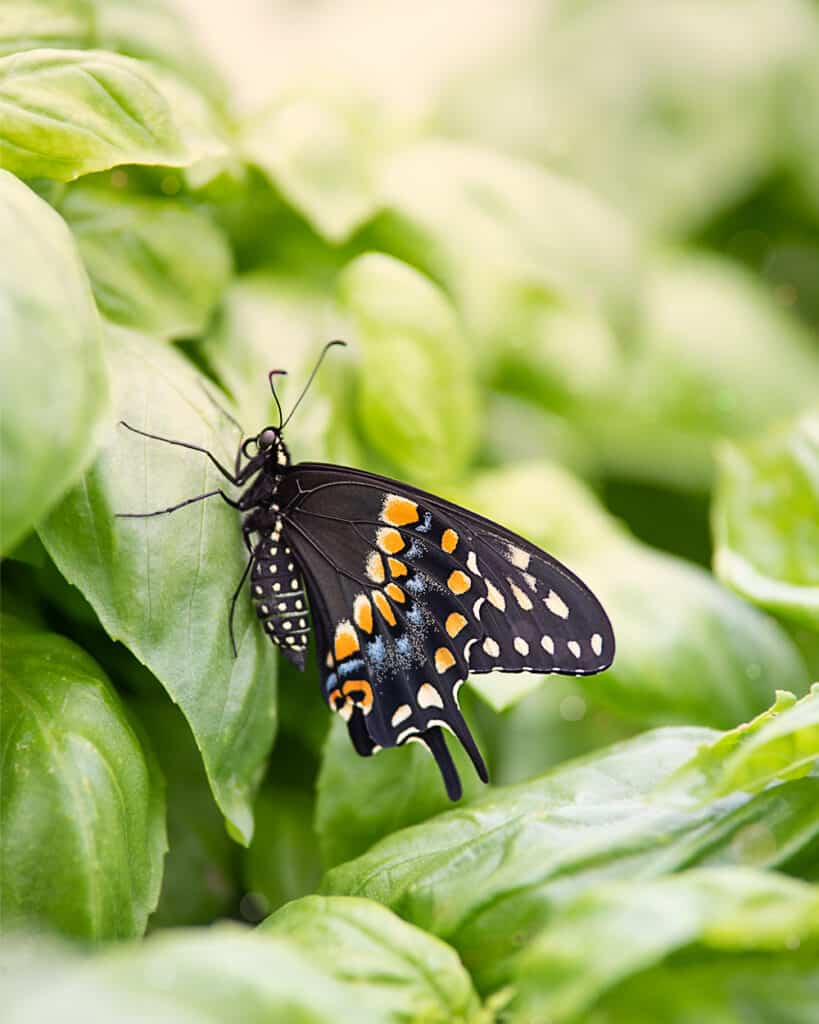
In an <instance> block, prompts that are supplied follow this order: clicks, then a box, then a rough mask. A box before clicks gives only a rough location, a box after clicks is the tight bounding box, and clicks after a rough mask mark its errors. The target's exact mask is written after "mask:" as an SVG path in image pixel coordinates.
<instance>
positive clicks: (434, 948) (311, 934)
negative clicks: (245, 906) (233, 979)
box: [260, 896, 479, 1024]
mask: <svg viewBox="0 0 819 1024" xmlns="http://www.w3.org/2000/svg"><path fill="white" fill-rule="evenodd" d="M260 930H261V931H263V932H265V933H267V934H270V935H273V936H280V937H282V938H286V939H288V940H289V941H290V942H292V943H294V944H295V945H297V946H299V947H301V948H302V949H303V951H304V953H305V955H306V956H307V957H309V958H310V960H311V961H312V962H313V963H316V964H318V965H319V966H320V967H321V968H322V969H323V970H326V971H327V972H328V973H330V974H331V975H332V976H333V977H335V978H337V979H338V980H339V981H341V982H343V983H345V984H347V985H350V986H351V987H352V986H354V987H355V989H356V990H357V991H358V992H359V993H360V996H361V1002H362V1005H363V1006H365V1007H367V1008H369V1007H372V1009H374V1010H376V1011H378V1012H380V1013H381V1014H383V1015H384V1016H385V1017H386V1018H387V1019H389V1020H393V1021H396V1022H398V1021H417V1022H418V1024H420V1022H422V1021H423V1022H424V1024H436V1022H440V1024H466V1022H468V1021H476V1020H477V1018H478V1014H479V1004H478V998H477V996H476V995H475V990H474V989H473V987H472V982H471V980H470V978H469V975H468V974H467V973H466V971H465V970H464V968H463V965H462V964H461V962H460V960H459V959H458V956H457V954H456V953H455V951H454V950H452V949H450V948H449V947H448V946H446V945H445V944H444V943H443V942H441V941H440V939H436V938H434V937H433V936H431V935H427V934H425V933H424V932H422V931H421V930H420V929H418V928H413V926H412V925H410V924H407V923H406V922H404V921H402V920H401V918H400V917H396V915H395V914H392V913H390V911H389V910H386V909H385V908H384V907H382V906H381V905H380V904H378V903H374V902H372V901H371V900H362V899H351V898H349V897H345V896H329V897H326V896H307V897H305V898H304V899H301V900H295V901H294V902H293V903H289V904H288V905H287V906H286V907H283V908H282V909H281V910H280V911H278V912H277V913H276V914H273V916H272V917H269V918H268V919H267V920H266V921H265V922H264V924H262V925H261V926H260Z"/></svg>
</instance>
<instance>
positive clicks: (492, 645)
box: [483, 636, 500, 658]
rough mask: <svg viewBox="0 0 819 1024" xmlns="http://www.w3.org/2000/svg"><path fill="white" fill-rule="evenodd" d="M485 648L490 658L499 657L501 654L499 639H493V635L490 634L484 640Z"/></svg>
mask: <svg viewBox="0 0 819 1024" xmlns="http://www.w3.org/2000/svg"><path fill="white" fill-rule="evenodd" d="M483 649H484V651H486V653H487V654H488V655H489V657H490V658H497V656H498V655H499V654H500V647H498V641H497V640H493V639H492V637H491V636H488V637H487V638H486V639H485V640H484V642H483Z"/></svg>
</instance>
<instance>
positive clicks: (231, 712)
mask: <svg viewBox="0 0 819 1024" xmlns="http://www.w3.org/2000/svg"><path fill="white" fill-rule="evenodd" d="M108 355H109V365H110V369H111V374H112V378H113V381H114V387H115V408H116V411H117V415H118V416H121V417H122V418H123V419H125V420H127V421H129V422H131V423H132V425H133V426H135V427H138V428H140V429H143V430H148V431H150V432H152V433H157V434H162V435H163V436H166V437H172V438H176V439H179V440H184V441H188V442H191V443H193V444H200V445H203V446H206V447H209V448H210V449H211V450H213V451H215V452H216V454H217V455H218V456H219V457H220V458H221V459H222V460H223V461H225V462H230V461H231V459H232V454H231V453H232V452H233V451H235V445H236V444H237V437H236V431H235V429H234V428H232V427H231V426H230V424H229V423H228V422H227V421H226V420H225V418H224V417H222V416H221V415H220V414H219V413H218V412H217V411H216V410H215V409H214V407H213V405H212V404H211V402H210V401H209V400H208V398H207V396H206V394H205V391H204V390H203V378H202V377H201V376H200V375H199V374H198V373H197V372H196V371H195V370H193V368H192V367H191V366H190V364H188V363H187V362H186V361H185V360H184V359H182V358H181V357H180V356H179V355H178V354H177V353H176V352H174V351H173V350H170V349H168V348H167V347H165V346H162V345H160V344H159V343H157V342H153V341H150V340H149V339H147V338H146V337H144V336H142V335H137V334H135V333H132V332H127V331H124V330H121V329H115V328H110V329H109V337H108ZM219 486H226V481H224V479H223V478H222V477H221V476H220V475H219V474H218V473H217V471H216V470H215V468H213V467H212V466H211V464H210V463H209V461H208V460H207V459H206V457H205V456H204V455H202V454H200V453H198V452H190V451H185V450H184V449H182V448H173V447H172V446H170V445H166V444H162V443H161V442H158V441H150V440H148V439H145V438H141V437H138V436H136V435H134V434H132V433H129V432H128V431H127V430H125V429H124V428H123V427H115V426H114V425H113V424H112V428H111V434H110V437H109V440H108V444H107V446H106V449H105V451H104V453H103V454H102V456H101V457H100V458H99V460H98V461H97V463H96V465H95V466H94V468H93V469H92V470H91V472H90V473H89V474H88V475H87V476H86V478H85V480H84V481H83V482H82V484H80V486H79V487H77V488H75V490H74V491H72V492H71V493H70V495H69V496H68V497H67V498H66V499H65V500H64V501H63V502H62V503H61V504H60V505H59V506H58V507H57V508H56V509H55V510H54V512H53V513H52V514H51V515H50V516H49V518H48V520H47V521H46V522H45V523H44V524H43V526H42V528H41V530H40V536H41V539H42V540H43V543H44V544H45V546H46V548H47V549H48V552H49V554H50V555H51V557H52V558H53V559H54V561H55V563H56V564H57V566H58V568H59V569H60V571H61V572H62V573H63V575H64V576H65V577H66V578H67V579H68V580H69V582H71V583H73V584H74V585H75V586H77V587H78V588H79V589H80V590H81V591H82V593H83V594H84V596H85V597H86V598H87V599H88V601H89V602H90V603H91V605H92V606H93V607H94V610H95V611H96V613H97V615H98V616H99V619H100V622H101V623H102V625H103V626H104V627H105V629H106V631H107V632H108V633H109V635H110V636H112V637H113V638H114V639H118V640H122V641H123V643H125V644H126V646H128V647H129V648H130V649H131V651H132V652H133V653H134V654H135V655H136V657H137V658H138V659H139V660H140V661H142V662H143V663H144V664H145V665H147V667H148V668H149V669H150V670H151V672H153V674H154V675H155V676H156V677H157V678H158V679H159V680H160V682H161V683H162V685H163V686H164V687H165V689H166V690H167V691H168V693H169V694H170V696H171V697H172V699H173V700H174V701H175V702H176V703H178V704H179V706H180V707H181V709H182V711H183V713H184V714H185V717H186V718H187V720H188V723H189V724H190V726H191V729H192V730H193V734H194V738H195V740H196V744H197V746H198V747H199V749H200V751H201V753H202V756H203V760H204V763H205V769H206V771H207V773H208V778H209V781H210V784H211V787H212V789H213V792H214V796H215V797H216V800H217V803H218V804H219V806H220V808H221V809H222V812H223V813H224V815H225V817H226V818H227V820H228V823H229V824H230V827H231V829H232V830H233V832H234V834H235V835H236V836H238V837H239V838H240V839H241V840H242V841H244V842H247V841H249V839H250V836H251V834H252V831H253V823H252V814H251V806H252V800H253V795H254V792H255V789H256V787H257V785H258V783H259V781H260V779H261V774H262V771H263V768H264V762H265V758H266V756H267V754H268V753H269V751H270V746H271V743H272V740H273V733H274V729H275V718H276V716H275V676H276V663H275V657H274V655H273V652H272V648H271V645H270V644H269V642H268V641H267V640H266V638H265V637H264V636H263V634H262V631H261V630H260V629H259V628H258V624H257V621H256V616H255V614H253V613H252V611H251V607H250V601H249V592H248V591H244V592H243V593H242V594H241V595H240V598H241V599H240V600H239V601H238V604H237V611H236V637H237V645H238V649H239V650H238V657H237V658H234V657H233V655H232V652H231V646H230V639H229V635H228V611H229V603H230V598H231V594H232V592H233V590H234V588H235V587H236V585H237V583H238V581H239V579H240V577H241V575H242V570H243V568H244V566H245V564H246V557H245V554H244V549H243V547H242V542H241V533H240V530H239V520H238V517H237V514H236V512H235V510H233V509H230V508H228V507H227V506H226V505H225V504H224V503H223V502H222V501H221V500H220V498H219V497H218V496H215V497H213V498H210V499H208V500H206V501H203V502H201V503H198V504H194V505H191V506H189V507H188V508H185V509H181V510H180V511H178V512H176V513H174V514H172V515H169V516H159V517H157V518H154V519H145V520H138V519H118V518H116V514H117V513H118V512H151V511H154V510H156V509H164V508H168V507H169V506H171V505H173V504H174V503H176V502H179V501H183V500H184V499H187V498H190V497H194V496H196V495H198V494H203V493H205V492H206V491H208V490H212V489H213V488H215V487H219Z"/></svg>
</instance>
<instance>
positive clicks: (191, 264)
mask: <svg viewBox="0 0 819 1024" xmlns="http://www.w3.org/2000/svg"><path fill="white" fill-rule="evenodd" d="M60 212H61V213H62V215H63V216H64V217H65V219H66V220H67V221H68V224H69V227H70V228H71V229H72V231H73V232H74V235H75V237H76V239H77V244H78V246H79V249H80V254H81V255H82V258H83V261H84V262H85V266H86V269H87V270H88V274H89V276H90V278H91V286H92V287H93V289H94V294H95V296H96V299H97V305H98V306H99V308H100V310H101V311H102V312H103V313H105V315H106V316H107V317H109V318H110V319H111V320H113V321H114V322H115V323H119V324H123V325H124V326H126V327H133V328H135V329H137V330H141V331H144V332H145V333H146V334H151V335H153V336H154V337H158V338H180V337H192V336H195V335H198V334H202V333H203V332H204V330H205V328H206V327H207V325H208V322H209V320H210V318H211V316H212V314H213V311H214V309H215V307H216V305H217V303H218V302H219V300H220V298H221V296H222V292H223V291H224V290H225V288H226V287H227V284H228V280H229V277H230V273H231V255H230V250H229V248H228V245H227V242H226V240H225V238H224V236H223V235H222V234H221V233H220V232H219V231H218V230H217V229H216V228H215V227H214V226H213V224H212V222H211V221H210V220H209V219H208V218H207V217H206V216H204V214H202V213H199V212H198V211H197V210H196V209H195V208H193V207H191V206H189V205H187V204H186V203H183V202H181V201H176V200H173V199H156V198H153V197H148V196H138V195H133V194H130V193H117V192H114V191H109V190H108V189H104V188H100V187H99V186H97V185H95V186H90V187H89V186H88V185H86V184H80V185H78V186H76V187H74V188H71V189H70V190H69V191H68V193H67V195H66V197H65V198H64V200H63V201H62V202H61V204H60Z"/></svg>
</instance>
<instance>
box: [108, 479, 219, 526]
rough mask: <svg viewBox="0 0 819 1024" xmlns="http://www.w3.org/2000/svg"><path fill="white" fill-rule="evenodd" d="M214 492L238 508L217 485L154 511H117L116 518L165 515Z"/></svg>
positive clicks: (202, 499) (147, 517) (211, 495)
mask: <svg viewBox="0 0 819 1024" xmlns="http://www.w3.org/2000/svg"><path fill="white" fill-rule="evenodd" d="M216 494H218V495H219V496H220V497H221V498H223V499H224V500H225V501H226V502H227V503H228V505H230V506H231V508H239V503H238V501H234V500H233V498H230V497H228V495H227V494H225V492H224V491H223V490H221V488H219V487H217V488H216V490H215V491H207V492H206V493H205V494H197V495H196V497H195V498H186V499H185V501H180V502H179V503H178V504H177V505H171V506H170V508H159V509H157V510H156V512H117V513H116V518H117V519H150V518H151V516H165V515H167V514H168V513H169V512H177V511H178V510H179V509H180V508H184V507H185V506H186V505H193V503H194V502H196V501H204V500H205V498H212V497H214V495H216Z"/></svg>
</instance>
